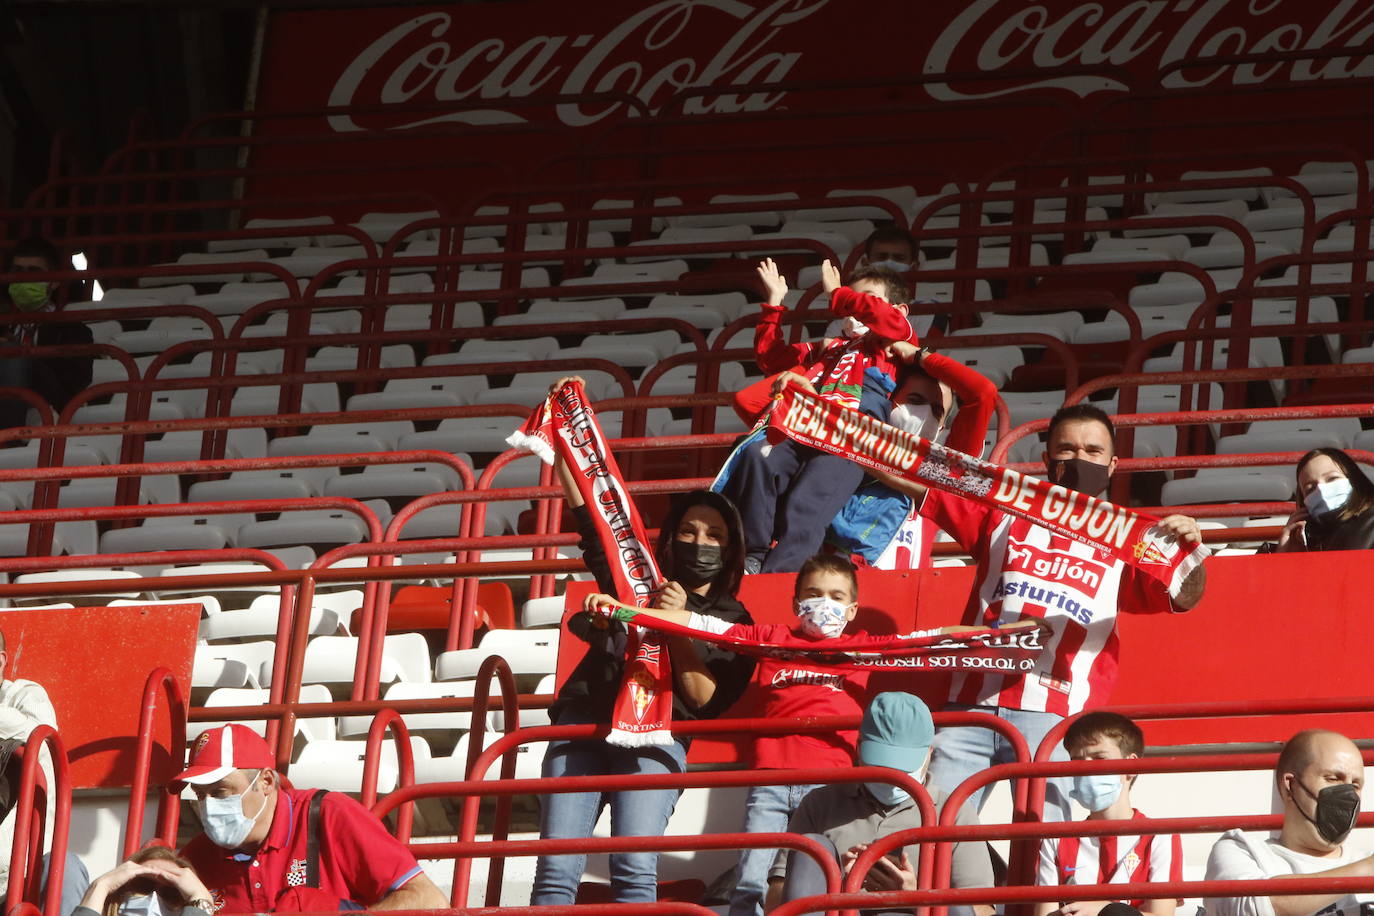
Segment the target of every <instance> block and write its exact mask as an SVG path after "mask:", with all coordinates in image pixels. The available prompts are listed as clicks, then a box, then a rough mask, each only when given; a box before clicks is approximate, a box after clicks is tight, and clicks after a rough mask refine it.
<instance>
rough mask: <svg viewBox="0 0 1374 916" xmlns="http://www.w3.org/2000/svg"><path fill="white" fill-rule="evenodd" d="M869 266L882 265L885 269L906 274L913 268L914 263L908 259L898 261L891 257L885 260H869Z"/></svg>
mask: <svg viewBox="0 0 1374 916" xmlns="http://www.w3.org/2000/svg"><path fill="white" fill-rule="evenodd" d="M868 266H869V267H881V268H883V269H884V270H892V271H896V272H897V273H899V274H904V273H906V272H907V271H908V270H911V268H912V265H911V264H910V263H909V262H907V261H897V260H893V259H890V258H889V259H888V260H885V261H869V262H868Z"/></svg>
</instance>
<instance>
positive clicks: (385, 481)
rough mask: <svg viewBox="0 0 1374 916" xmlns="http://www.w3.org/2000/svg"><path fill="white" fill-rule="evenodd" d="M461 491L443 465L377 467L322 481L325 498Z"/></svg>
mask: <svg viewBox="0 0 1374 916" xmlns="http://www.w3.org/2000/svg"><path fill="white" fill-rule="evenodd" d="M459 489H462V481H461V480H460V479H459V477H458V474H457V473H456V472H455V471H454V470H453V468H451V467H448V466H447V465H443V464H413V465H412V464H404V465H403V464H378V465H371V466H368V467H365V468H363V470H362V473H361V474H340V475H339V476H337V477H331V478H330V479H329V480H327V481H325V485H324V495H325V496H347V497H349V498H352V499H357V500H370V499H401V498H405V499H407V500H409V499H414V498H415V497H419V496H428V495H429V494H431V493H445V492H449V491H452V490H459Z"/></svg>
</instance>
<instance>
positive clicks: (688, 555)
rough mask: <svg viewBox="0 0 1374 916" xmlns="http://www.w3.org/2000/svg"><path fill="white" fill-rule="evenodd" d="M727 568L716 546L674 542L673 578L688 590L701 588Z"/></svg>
mask: <svg viewBox="0 0 1374 916" xmlns="http://www.w3.org/2000/svg"><path fill="white" fill-rule="evenodd" d="M724 568H725V561H724V559H723V558H722V556H721V552H720V548H719V547H717V546H716V545H715V544H695V543H693V542H691V541H677V540H675V541H673V578H674V579H676V580H677V581H678V582H680V583H681V584H682V585H683V586H684V587H686V588H700V587H701V586H703V585H705V584H706V583H707V582H710V581H711V580H712V579H714V578H715V577H716V576H718V575H720V571H721V570H722V569H724Z"/></svg>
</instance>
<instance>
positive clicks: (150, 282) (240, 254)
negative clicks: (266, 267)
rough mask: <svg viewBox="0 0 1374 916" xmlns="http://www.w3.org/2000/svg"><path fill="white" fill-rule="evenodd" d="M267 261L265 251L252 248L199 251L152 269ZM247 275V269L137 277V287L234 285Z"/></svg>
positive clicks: (190, 252)
mask: <svg viewBox="0 0 1374 916" xmlns="http://www.w3.org/2000/svg"><path fill="white" fill-rule="evenodd" d="M266 260H268V254H267V249H265V248H252V249H249V250H248V251H230V252H223V253H210V252H200V251H188V252H186V253H185V254H183V255H181V256H180V257H179V258H177V259H176V261H175V262H173V263H170V264H166V263H164V264H155V265H153V266H154V267H183V266H187V265H195V266H201V265H205V264H240V263H247V262H250V261H266ZM247 274H248V270H247V268H239V269H235V270H232V271H226V272H224V273H188V274H166V275H163V276H157V277H139V278H138V285H139V286H144V287H147V286H175V285H178V284H183V283H198V284H204V283H235V282H239V281H241V280H243V279H244V278H245V277H246V276H247Z"/></svg>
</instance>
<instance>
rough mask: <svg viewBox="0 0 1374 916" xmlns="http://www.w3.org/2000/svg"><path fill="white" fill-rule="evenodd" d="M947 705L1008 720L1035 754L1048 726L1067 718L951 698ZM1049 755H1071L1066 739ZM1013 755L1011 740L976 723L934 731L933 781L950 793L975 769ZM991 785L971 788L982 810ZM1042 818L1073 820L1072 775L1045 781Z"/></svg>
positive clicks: (1056, 757) (1007, 760)
mask: <svg viewBox="0 0 1374 916" xmlns="http://www.w3.org/2000/svg"><path fill="white" fill-rule="evenodd" d="M945 708H946V709H948V710H951V711H955V710H957V711H963V712H985V713H988V714H990V715H995V716H997V717H998V718H999V719H1002V720H1003V721H1005V722H1008V723H1010V724H1011V725H1013V726H1015V727H1016V729H1017V730H1018V731H1020V732H1021V734H1022V735H1023V736H1025V739H1026V744H1027V745H1029V747H1030V752H1031V756H1032V757H1033V756H1035V749H1036V748H1037V747H1039V746H1040V742H1041V740H1042V739H1044V737H1045V735H1046V734H1048V733H1049V730H1050V729H1051V728H1053V727H1054V726H1055V725H1057V724H1059V723H1060V722H1062V721H1063V720H1064V717H1063V716H1060V715H1056V714H1055V713H1052V712H1028V711H1026V710H1023V709H1003V708H1001V707H992V706H963V705H960V704H958V703H951V704H949V705H948V706H946V707H945ZM1051 759H1052V760H1068V759H1069V755H1068V754H1067V753H1066V752H1065V751H1064V745H1063V744H1062V743H1061V744H1060V745H1059V746H1058V747H1056V748H1055V749H1054V753H1053V754H1052V755H1051ZM1015 760H1016V758H1015V756H1014V754H1013V751H1012V747H1011V743H1010V742H1009V741H1007V740H1006V739H1005V738H1003V737H1002V736H1001V735H999V734H998V733H997V732H994V731H992V730H991V729H988V728H979V727H977V726H958V727H955V728H942V729H940V730H939V732H937V733H936V735H935V743H934V744H933V745H932V747H931V755H930V779H929V784H930V785H931V787H933V788H937V789H943V790H944V791H945V792H952V791H954V788H955V787H956V786H958V785H959V783H961V782H963V781H964V780H965V779H968V778H969V777H970V776H972V775H973V774H974V773H977V772H980V771H982V770H984V769H986V768H987V767H990V766H994V765H996V764H999V763H1013V762H1015ZM990 788H992V786H991V785H986V786H983V787H982V788H981V789H979V790H978V791H977V792H975V793H973V797H972V799H971V801H972V802H973V804H974V806H975V810H981V809H982V807H983V802H984V801H985V800H986V799H987V794H988V790H989V789H990ZM1044 819H1045V820H1046V821H1067V820H1069V780H1068V779H1066V778H1064V777H1057V778H1054V779H1047V780H1046V781H1045V817H1044Z"/></svg>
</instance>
